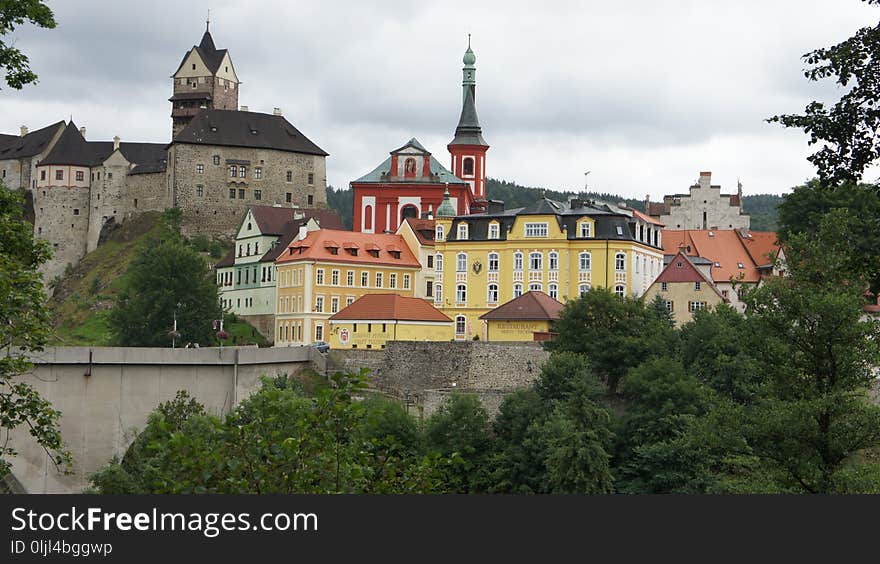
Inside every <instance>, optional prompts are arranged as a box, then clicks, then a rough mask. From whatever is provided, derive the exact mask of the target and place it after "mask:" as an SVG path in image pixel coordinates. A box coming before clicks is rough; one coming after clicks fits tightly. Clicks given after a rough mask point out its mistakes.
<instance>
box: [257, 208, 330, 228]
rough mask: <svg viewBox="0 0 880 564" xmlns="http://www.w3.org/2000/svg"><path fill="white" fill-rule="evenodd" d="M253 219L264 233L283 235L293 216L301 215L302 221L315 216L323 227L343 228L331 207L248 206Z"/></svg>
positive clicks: (293, 218) (293, 219)
mask: <svg viewBox="0 0 880 564" xmlns="http://www.w3.org/2000/svg"><path fill="white" fill-rule="evenodd" d="M248 208H249V209H250V211H251V214H252V215H253V216H254V220H255V221H256V222H257V225H258V226H259V228H260V232H261V233H263V234H264V235H283V234H284V233H286V232H287V226H288V224H289V223H290V222H292V221H297V220H296V219H295V216H297V215H303V216H304V217H303V218H302V219H303V220H304V221H308V220H309V219H310V218H315V221H317V222H318V224H319V225H320V226H321V227H322V228H324V229H340V230H342V229H344V227H343V226H342V220H341V219H340V218H339V215H338V214H337V213H336V212H335V211H333V210H331V209H319V208H282V207H276V206H248Z"/></svg>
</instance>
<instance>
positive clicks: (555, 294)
mask: <svg viewBox="0 0 880 564" xmlns="http://www.w3.org/2000/svg"><path fill="white" fill-rule="evenodd" d="M547 293H548V294H550V297H551V298H553V299H554V300H558V299H559V286H557V285H556V284H550V285H549V286H548V287H547Z"/></svg>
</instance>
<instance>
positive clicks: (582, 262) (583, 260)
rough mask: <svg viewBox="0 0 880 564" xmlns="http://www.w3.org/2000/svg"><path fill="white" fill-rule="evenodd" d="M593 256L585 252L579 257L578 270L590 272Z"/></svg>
mask: <svg viewBox="0 0 880 564" xmlns="http://www.w3.org/2000/svg"><path fill="white" fill-rule="evenodd" d="M592 260H593V259H592V255H591V254H590V253H587V252H583V253H581V254H579V255H578V268H579V270H580V271H581V272H589V271H590V267H591V265H592Z"/></svg>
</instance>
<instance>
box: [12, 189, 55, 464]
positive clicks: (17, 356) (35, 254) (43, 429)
mask: <svg viewBox="0 0 880 564" xmlns="http://www.w3.org/2000/svg"><path fill="white" fill-rule="evenodd" d="M23 210H24V199H23V198H22V196H21V194H20V193H19V192H17V191H12V190H9V189H7V188H6V187H5V186H4V185H3V183H2V182H0V349H2V351H3V352H2V353H0V435H2V436H4V437H5V439H4V440H3V441H2V442H0V477H2V476H4V475H5V474H6V473H7V472H8V470H9V458H10V457H12V456H15V454H16V451H15V449H13V448H12V447H11V446H9V443H8V437H9V435H8V433H9V431H10V430H12V429H14V428H16V427H19V426H21V427H26V428H27V429H28V431H29V432H30V434H31V436H32V437H33V438H34V440H35V441H36V442H37V443H38V444H39V445H40V446H42V447H43V448H44V449H45V450H46V452H47V453H48V454H49V455H50V459H51V460H52V461H53V462H54V463H55V464H56V465H57V466H59V467H60V468H65V467H66V466H68V465H69V464H70V462H71V458H70V454H69V453H68V452H66V451H65V449H64V446H63V444H62V440H61V433H60V432H59V430H58V420H59V418H60V416H61V414H60V413H59V412H58V411H56V410H55V409H53V408H52V406H51V404H49V402H47V401H46V400H44V399H43V398H42V397H41V396H40V394H39V392H38V391H37V390H36V389H35V388H34V387H33V386H31V385H30V384H28V383H26V382H22V381H20V380H19V379H18V377H19V376H21V375H22V374H24V373H26V372H27V371H28V370H30V368H31V364H30V362H29V361H28V359H27V354H28V353H30V352H33V351H39V350H42V348H43V346H44V345H45V343H46V341H47V339H48V337H49V329H50V323H49V314H48V311H47V310H46V305H45V304H46V294H45V293H44V291H43V278H42V276H41V275H40V273H39V272H38V271H37V269H38V268H39V267H40V265H41V264H43V263H44V262H45V261H46V260H47V259H48V258H49V255H50V251H49V247H48V244H47V243H46V242H45V241H39V240H35V239H34V236H33V228H32V226H31V225H30V224H29V223H27V222H26V221H24V220H23V219H22V215H23Z"/></svg>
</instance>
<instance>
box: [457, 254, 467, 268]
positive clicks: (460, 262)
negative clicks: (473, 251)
mask: <svg viewBox="0 0 880 564" xmlns="http://www.w3.org/2000/svg"><path fill="white" fill-rule="evenodd" d="M455 271H456V272H467V253H458V254H457V255H456V256H455Z"/></svg>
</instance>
